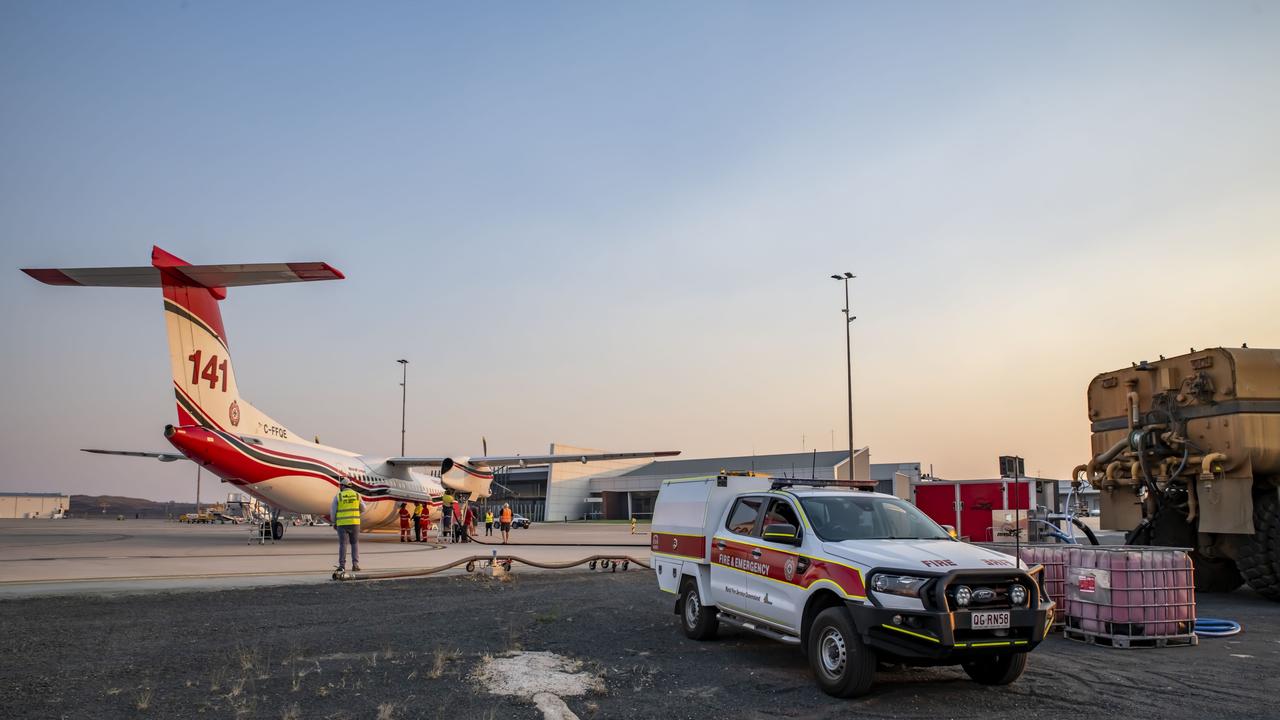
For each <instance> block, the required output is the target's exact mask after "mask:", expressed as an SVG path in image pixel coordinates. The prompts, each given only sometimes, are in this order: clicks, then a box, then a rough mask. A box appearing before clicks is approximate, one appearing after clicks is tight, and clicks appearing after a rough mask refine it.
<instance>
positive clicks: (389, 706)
mask: <svg viewBox="0 0 1280 720" xmlns="http://www.w3.org/2000/svg"><path fill="white" fill-rule="evenodd" d="M395 714H396V704H395V703H391V702H385V703H382V704H381V705H379V706H378V720H392V718H394V717H395Z"/></svg>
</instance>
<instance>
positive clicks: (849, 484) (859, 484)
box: [769, 478, 876, 490]
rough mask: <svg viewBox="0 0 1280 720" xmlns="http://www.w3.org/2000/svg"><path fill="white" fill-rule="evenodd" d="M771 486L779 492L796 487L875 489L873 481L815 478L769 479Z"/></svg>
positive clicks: (770, 487) (771, 488)
mask: <svg viewBox="0 0 1280 720" xmlns="http://www.w3.org/2000/svg"><path fill="white" fill-rule="evenodd" d="M769 479H770V480H771V481H772V484H771V485H770V486H769V489H770V490H781V489H782V488H786V487H796V486H798V485H800V486H805V487H830V488H848V489H850V490H874V489H875V487H876V481H875V480H819V479H816V478H769Z"/></svg>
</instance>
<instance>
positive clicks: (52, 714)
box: [0, 568, 1280, 720]
mask: <svg viewBox="0 0 1280 720" xmlns="http://www.w3.org/2000/svg"><path fill="white" fill-rule="evenodd" d="M1199 610H1200V614H1201V615H1202V616H1210V615H1211V616H1217V617H1229V618H1232V619H1236V620H1239V621H1240V622H1241V623H1242V624H1243V625H1244V627H1245V632H1244V633H1243V634H1241V635H1239V636H1236V637H1234V638H1226V639H1203V640H1202V641H1201V643H1200V645H1199V646H1198V647H1178V648H1164V649H1130V650H1118V649H1109V648H1100V647H1094V646H1088V645H1084V644H1081V643H1077V642H1073V641H1068V640H1065V639H1062V638H1061V637H1060V636H1055V637H1054V638H1053V639H1051V640H1049V641H1047V642H1046V643H1044V644H1043V645H1042V646H1041V647H1040V648H1039V649H1038V650H1037V651H1036V652H1035V653H1034V654H1033V656H1032V658H1031V663H1030V668H1029V669H1028V671H1027V673H1026V674H1025V675H1024V676H1023V678H1022V679H1021V680H1020V681H1019V682H1017V683H1016V684H1014V685H1012V686H1009V687H1004V688H988V687H982V686H979V685H976V684H974V683H972V682H970V681H969V680H968V679H967V677H966V676H965V675H964V674H963V672H961V671H960V670H958V669H953V668H939V669H926V670H891V671H886V672H881V673H878V674H877V677H876V683H875V685H874V687H873V689H872V691H871V694H870V695H869V696H867V697H864V698H860V699H855V700H837V699H833V698H830V697H827V696H826V695H823V694H822V693H821V692H820V691H819V690H818V689H817V688H816V687H815V686H814V684H813V681H812V678H811V677H810V674H809V669H808V667H807V664H806V662H805V660H804V658H803V657H802V656H801V654H800V652H799V651H798V650H796V649H792V648H788V647H784V646H782V645H780V644H777V643H774V642H772V641H769V640H765V639H762V638H757V637H755V636H752V635H747V634H740V633H734V632H725V631H722V637H721V638H720V639H718V640H715V641H711V642H694V641H692V640H688V639H686V638H685V637H684V636H683V635H682V634H681V632H680V630H679V626H678V624H677V618H676V617H675V616H674V615H673V614H672V598H671V596H668V595H664V594H662V593H660V592H659V591H658V590H657V587H656V583H655V581H654V579H653V577H652V575H651V574H650V573H649V572H648V571H644V570H637V569H634V568H633V569H632V570H631V571H629V572H616V573H602V572H598V571H597V572H594V573H593V572H586V571H567V572H561V573H539V574H534V573H521V572H520V571H519V569H518V568H517V572H516V574H515V575H513V576H512V578H510V579H509V580H508V581H502V580H498V579H494V578H492V577H489V576H486V575H482V574H479V573H477V574H473V575H462V576H452V577H440V578H429V579H421V580H396V581H379V582H356V583H337V582H328V583H323V584H320V583H316V584H307V585H291V586H271V587H251V588H243V589H230V590H219V591H207V590H190V591H174V592H138V593H135V592H128V591H124V592H112V593H96V594H78V595H58V596H41V597H22V598H12V599H7V600H0V638H2V640H0V647H2V648H3V650H4V652H0V717H14V718H19V717H36V718H45V717H48V718H64V717H65V718H101V717H164V718H173V717H184V718H189V717H195V716H201V717H253V718H257V717H262V718H317V717H318V718H384V719H386V718H401V717H403V718H451V719H452V718H504V719H505V718H540V717H543V715H542V712H541V711H540V710H539V709H538V707H537V706H535V702H534V701H533V700H531V699H528V698H521V697H518V696H508V695H495V694H491V692H490V691H491V690H494V689H495V688H494V687H492V686H491V685H490V684H489V683H490V682H491V681H489V680H481V679H479V678H480V677H481V676H482V673H481V672H480V669H481V668H482V667H487V666H488V665H487V664H488V663H489V662H491V661H492V660H493V659H494V658H501V657H505V656H509V655H512V654H516V653H522V652H523V653H528V652H539V653H554V654H555V656H556V657H560V658H564V659H566V661H567V662H571V663H573V665H574V666H575V667H578V668H580V672H581V673H584V674H586V675H589V676H590V677H591V678H593V679H599V681H600V683H594V681H593V683H591V684H590V685H591V686H592V687H594V688H596V689H594V690H592V691H590V692H589V693H588V694H586V695H579V696H566V697H564V698H563V700H564V703H565V704H566V705H567V707H568V708H569V709H570V710H571V711H572V712H573V713H575V714H577V715H578V716H579V717H581V718H584V719H586V718H663V719H664V720H677V719H679V718H735V719H751V718H762V719H763V718H780V717H786V718H836V717H840V718H845V717H879V718H927V719H928V720H940V719H942V718H982V719H983V720H989V719H990V718H994V717H1032V718H1038V717H1045V718H1066V717H1097V716H1100V715H1110V716H1115V717H1143V718H1149V717H1158V718H1201V717H1224V716H1225V717H1231V718H1265V717H1277V716H1278V715H1280V711H1278V710H1277V706H1276V699H1275V688H1276V679H1277V677H1280V632H1278V631H1280V606H1278V605H1276V604H1274V603H1270V602H1267V601H1265V600H1262V599H1261V598H1259V597H1257V596H1256V595H1255V594H1253V593H1252V592H1251V591H1248V590H1242V591H1238V592H1236V593H1232V594H1231V595H1228V596H1213V595H1202V596H1201V598H1200V608H1199ZM485 677H487V676H485ZM600 688H603V690H601V689H600Z"/></svg>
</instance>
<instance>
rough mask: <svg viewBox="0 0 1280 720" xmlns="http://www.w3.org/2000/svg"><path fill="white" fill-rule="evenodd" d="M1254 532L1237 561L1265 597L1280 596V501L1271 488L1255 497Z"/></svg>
mask: <svg viewBox="0 0 1280 720" xmlns="http://www.w3.org/2000/svg"><path fill="white" fill-rule="evenodd" d="M1253 530H1254V533H1253V536H1252V537H1250V538H1249V539H1247V540H1245V541H1244V543H1242V544H1241V546H1240V557H1239V559H1238V561H1237V563H1236V564H1237V565H1238V566H1239V567H1240V574H1241V575H1244V580H1245V582H1247V583H1249V587H1251V588H1253V589H1254V590H1256V591H1257V592H1258V594H1259V595H1261V596H1262V597H1264V598H1267V599H1268V600H1280V502H1278V501H1277V500H1276V491H1275V490H1269V491H1267V492H1264V493H1262V494H1261V495H1258V496H1257V497H1255V498H1254V499H1253Z"/></svg>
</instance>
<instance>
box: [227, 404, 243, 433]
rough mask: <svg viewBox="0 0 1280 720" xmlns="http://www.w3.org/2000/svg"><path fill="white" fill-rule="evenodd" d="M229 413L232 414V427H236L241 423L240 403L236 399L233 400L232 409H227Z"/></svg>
mask: <svg viewBox="0 0 1280 720" xmlns="http://www.w3.org/2000/svg"><path fill="white" fill-rule="evenodd" d="M227 414H228V415H230V416H231V427H236V426H237V425H239V424H240V403H237V402H236V401H235V400H232V401H231V409H230V410H228V411H227Z"/></svg>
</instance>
